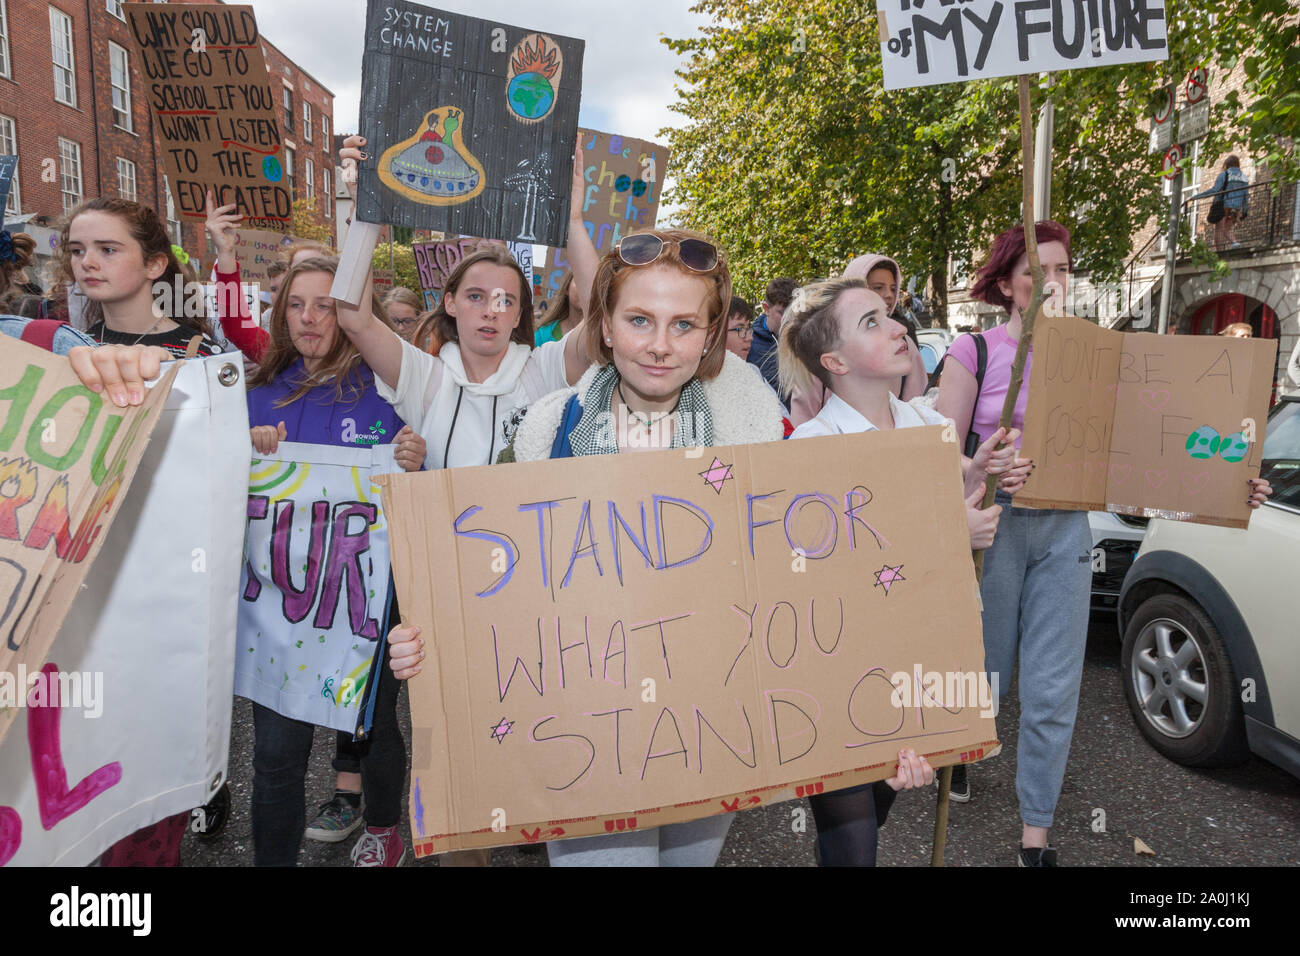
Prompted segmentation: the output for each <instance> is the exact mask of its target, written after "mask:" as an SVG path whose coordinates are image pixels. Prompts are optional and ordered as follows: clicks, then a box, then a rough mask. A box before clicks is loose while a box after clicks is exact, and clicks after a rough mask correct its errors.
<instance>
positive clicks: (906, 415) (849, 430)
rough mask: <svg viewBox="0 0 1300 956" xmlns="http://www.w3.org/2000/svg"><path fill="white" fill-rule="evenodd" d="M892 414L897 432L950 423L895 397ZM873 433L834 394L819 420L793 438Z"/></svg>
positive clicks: (891, 402) (804, 426)
mask: <svg viewBox="0 0 1300 956" xmlns="http://www.w3.org/2000/svg"><path fill="white" fill-rule="evenodd" d="M889 410H890V412H891V413H892V414H893V416H894V427H895V428H913V427H916V426H919V425H943V424H945V423H946V422H947V421H948V419H946V418H944V417H943V416H942V415H940V414H939V413H938V412H936V411H935V410H934V409H933V408H930V407H928V406H926V405H920V404H912V403H910V402H900V401H899V400H898V398H897V397H896V396H894V395H890V396H889ZM873 431H878V429H877V428H876V426H875V425H873V424H872V423H871V422H870V421H868V420H867V419H866V417H864V416H863V415H862V414H861V413H860V412H859V411H858V410H857V409H855V408H854V407H853V406H852V405H850V404H849V403H848V402H846V401H844V399H842V398H840V397H839V396H838V395H836V394H834V393H831V395H830V397H829V398H828V399H827V400H826V404H825V405H824V406H823V407H822V410H821V411H820V412H819V413H818V414H817V417H816V418H813V419H810V420H808V421H806V422H804V423H803V424H802V425H800V426H799V427H798V428H796V429H795V430H794V432H793V433H792V434H791V435H790V437H791V438H819V437H821V436H823V435H849V434H853V433H855V432H873Z"/></svg>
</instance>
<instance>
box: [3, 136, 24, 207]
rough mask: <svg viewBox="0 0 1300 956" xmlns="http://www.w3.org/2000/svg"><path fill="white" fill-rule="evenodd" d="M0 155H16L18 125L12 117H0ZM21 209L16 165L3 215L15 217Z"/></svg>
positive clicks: (16, 165)
mask: <svg viewBox="0 0 1300 956" xmlns="http://www.w3.org/2000/svg"><path fill="white" fill-rule="evenodd" d="M0 153H4V154H5V155H6V156H17V155H18V124H17V123H15V122H14V120H13V118H12V117H9V116H3V115H0ZM20 162H21V161H20ZM22 208H23V204H22V200H21V198H20V197H19V195H18V164H15V165H14V179H13V182H12V183H11V184H10V185H9V199H8V201H7V203H6V204H5V209H4V215H5V216H6V217H8V216H17V215H19V214H20V213H21V212H22Z"/></svg>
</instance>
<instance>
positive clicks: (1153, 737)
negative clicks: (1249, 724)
mask: <svg viewBox="0 0 1300 956" xmlns="http://www.w3.org/2000/svg"><path fill="white" fill-rule="evenodd" d="M1122 661H1123V665H1122V666H1123V672H1124V693H1125V696H1126V697H1127V698H1128V705H1129V709H1130V710H1131V711H1133V719H1134V720H1136V721H1137V725H1138V729H1139V730H1141V731H1142V735H1143V736H1144V737H1146V739H1147V740H1148V741H1149V742H1150V743H1151V745H1152V746H1153V747H1155V748H1156V750H1158V751H1160V752H1161V753H1162V754H1164V755H1165V756H1166V757H1168V758H1169V759H1171V760H1173V761H1176V762H1177V763H1181V764H1185V765H1186V766H1189V767H1216V766H1226V765H1228V764H1233V763H1239V762H1241V761H1242V760H1244V759H1245V758H1246V756H1247V755H1248V754H1249V748H1248V747H1247V744H1246V726H1245V717H1244V715H1243V714H1242V709H1241V701H1240V700H1239V699H1238V697H1237V685H1236V680H1235V678H1234V677H1233V674H1232V664H1231V662H1230V661H1229V659H1228V652H1227V648H1226V647H1224V644H1223V639H1222V638H1220V637H1219V632H1218V630H1217V629H1216V628H1215V626H1214V623H1213V622H1212V621H1211V620H1210V619H1209V617H1208V616H1206V614H1205V612H1204V611H1202V610H1201V608H1200V607H1199V606H1198V605H1197V604H1196V603H1195V602H1194V601H1192V600H1191V599H1189V598H1187V597H1185V596H1183V595H1181V594H1157V595H1155V596H1154V597H1151V598H1148V599H1147V600H1146V601H1144V602H1142V604H1141V605H1140V606H1139V607H1138V609H1137V611H1136V613H1134V615H1133V616H1132V618H1130V620H1129V624H1128V628H1127V629H1126V630H1125V632H1124V648H1123V652H1122Z"/></svg>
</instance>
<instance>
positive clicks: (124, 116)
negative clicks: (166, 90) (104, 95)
mask: <svg viewBox="0 0 1300 956" xmlns="http://www.w3.org/2000/svg"><path fill="white" fill-rule="evenodd" d="M129 63H130V61H129V59H128V58H127V53H126V50H124V49H122V48H121V47H120V46H118V45H117V44H116V43H109V45H108V73H109V85H110V86H111V87H112V89H113V125H115V126H118V127H121V128H122V129H124V130H126V131H127V132H128V133H129V132H131V131H132V129H133V124H132V121H131V71H130V68H129Z"/></svg>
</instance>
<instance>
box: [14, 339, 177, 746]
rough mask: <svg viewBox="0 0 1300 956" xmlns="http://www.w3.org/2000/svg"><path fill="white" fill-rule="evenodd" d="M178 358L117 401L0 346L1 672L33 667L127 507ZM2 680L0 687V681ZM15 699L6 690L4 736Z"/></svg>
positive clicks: (60, 364) (55, 361) (25, 348)
mask: <svg viewBox="0 0 1300 956" xmlns="http://www.w3.org/2000/svg"><path fill="white" fill-rule="evenodd" d="M176 368H177V365H173V366H172V367H171V368H170V369H169V370H168V371H167V373H166V374H165V375H163V377H162V380H161V381H160V382H159V383H158V385H157V386H155V387H154V388H151V389H149V390H148V392H147V394H146V396H145V401H144V404H142V405H139V406H135V407H131V408H127V409H118V408H116V407H115V406H113V405H112V404H111V403H109V402H107V401H106V400H105V399H104V398H102V397H100V396H99V395H97V394H95V393H94V392H92V391H89V390H88V389H86V388H83V387H82V385H81V383H80V381H79V380H78V379H77V376H76V375H75V374H73V371H72V367H71V366H70V365H69V364H68V360H67V359H66V358H64V357H62V356H59V355H54V354H52V353H50V352H46V351H45V350H44V349H39V348H37V347H36V346H34V345H28V344H27V343H25V342H22V341H19V340H17V339H11V338H8V337H6V338H5V339H4V348H3V350H0V415H2V416H3V417H2V418H0V675H3V674H9V675H12V674H14V673H16V671H17V670H18V669H19V668H25V671H26V673H29V674H35V673H37V672H38V671H39V670H40V669H41V665H42V664H43V663H44V662H45V656H46V653H47V652H48V651H49V649H50V644H51V643H52V642H53V641H54V636H55V635H56V634H57V633H58V631H59V626H60V625H61V624H62V623H63V618H64V616H65V615H66V614H67V613H68V608H69V607H70V606H71V604H72V599H73V597H75V596H76V594H77V590H78V588H79V587H80V586H81V582H82V579H83V578H85V576H86V572H87V570H89V568H90V566H91V564H92V563H93V562H94V560H95V556H96V555H97V554H98V553H99V549H100V548H101V547H102V546H103V543H104V538H105V537H106V536H107V530H108V528H109V527H111V526H112V523H113V519H114V518H115V517H116V515H117V513H118V512H119V511H120V510H121V502H122V501H123V499H125V498H126V495H127V490H128V489H129V488H130V485H131V479H132V478H133V477H134V476H135V471H136V467H137V466H138V465H139V463H140V456H141V455H142V454H143V453H144V449H145V446H146V445H147V444H148V442H149V435H150V434H151V433H152V431H153V428H154V424H155V423H156V422H157V420H158V414H159V412H160V411H161V410H162V406H163V403H164V402H165V401H166V399H167V393H168V392H169V391H170V390H171V386H172V380H173V379H174V378H175V376H176ZM0 689H2V688H0ZM14 704H15V702H14V701H12V700H7V699H5V698H4V697H3V696H2V695H0V740H2V739H3V738H4V734H5V731H6V730H7V729H8V728H9V726H10V724H11V723H12V720H13V716H14V712H13V710H12V707H13V706H14Z"/></svg>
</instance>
